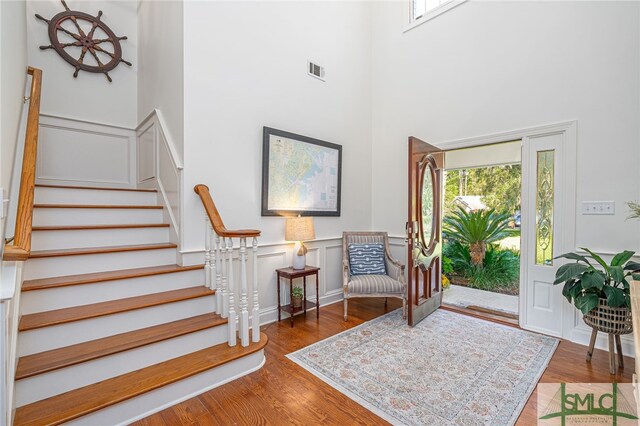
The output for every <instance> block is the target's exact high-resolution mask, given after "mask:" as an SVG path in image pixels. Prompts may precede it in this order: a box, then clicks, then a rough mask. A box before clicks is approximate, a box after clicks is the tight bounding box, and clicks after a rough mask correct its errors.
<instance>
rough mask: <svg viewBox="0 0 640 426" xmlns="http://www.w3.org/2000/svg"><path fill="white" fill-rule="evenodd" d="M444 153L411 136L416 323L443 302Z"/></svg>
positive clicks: (410, 242) (410, 259) (412, 318)
mask: <svg viewBox="0 0 640 426" xmlns="http://www.w3.org/2000/svg"><path fill="white" fill-rule="evenodd" d="M443 170H444V153H443V152H442V151H441V150H440V149H438V148H436V147H435V146H432V145H429V144H428V143H426V142H423V141H421V140H420V139H418V138H414V137H410V138H409V185H408V186H409V208H408V210H409V214H408V221H407V247H408V255H407V270H408V271H407V272H408V273H407V280H408V302H409V303H408V319H409V325H410V326H414V325H416V324H418V323H419V322H420V321H422V320H423V319H424V318H426V317H427V316H428V315H429V314H431V313H432V312H433V311H435V310H436V309H438V308H439V307H440V304H441V302H442V274H441V255H442V214H441V213H442V173H443Z"/></svg>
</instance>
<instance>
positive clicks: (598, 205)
mask: <svg viewBox="0 0 640 426" xmlns="http://www.w3.org/2000/svg"><path fill="white" fill-rule="evenodd" d="M582 214H597V215H601V214H607V215H609V214H611V215H612V214H616V202H615V201H583V202H582Z"/></svg>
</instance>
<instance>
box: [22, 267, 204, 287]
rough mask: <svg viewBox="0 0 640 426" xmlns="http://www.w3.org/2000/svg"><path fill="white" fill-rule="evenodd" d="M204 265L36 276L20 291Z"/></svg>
mask: <svg viewBox="0 0 640 426" xmlns="http://www.w3.org/2000/svg"><path fill="white" fill-rule="evenodd" d="M203 267H204V265H191V266H180V265H161V266H147V267H144V268H133V269H120V270H117V271H106V272H93V273H90V274H77V275H65V276H61V277H51V278H38V279H34V280H26V281H24V282H23V283H22V291H32V290H44V289H48V288H57V287H66V286H71V285H78V284H92V283H98V282H103V281H114V280H122V279H128V278H138V277H146V276H151V275H161V274H170V273H174V272H183V271H193V270H197V269H202V268H203Z"/></svg>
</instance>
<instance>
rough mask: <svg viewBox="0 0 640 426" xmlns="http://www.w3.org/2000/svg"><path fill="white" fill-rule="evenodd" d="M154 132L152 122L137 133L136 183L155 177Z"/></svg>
mask: <svg viewBox="0 0 640 426" xmlns="http://www.w3.org/2000/svg"><path fill="white" fill-rule="evenodd" d="M155 133H156V125H155V123H154V122H151V123H150V124H149V125H148V126H147V127H145V128H143V129H142V130H141V131H140V132H139V133H138V183H144V182H147V181H150V180H153V179H154V178H155V177H156V162H155V158H156V156H155V148H156V144H155V139H156V135H155Z"/></svg>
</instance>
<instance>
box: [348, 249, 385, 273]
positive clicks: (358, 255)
mask: <svg viewBox="0 0 640 426" xmlns="http://www.w3.org/2000/svg"><path fill="white" fill-rule="evenodd" d="M349 266H350V267H351V275H386V273H387V270H386V268H385V266H384V246H383V245H382V244H375V243H372V244H349Z"/></svg>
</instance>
